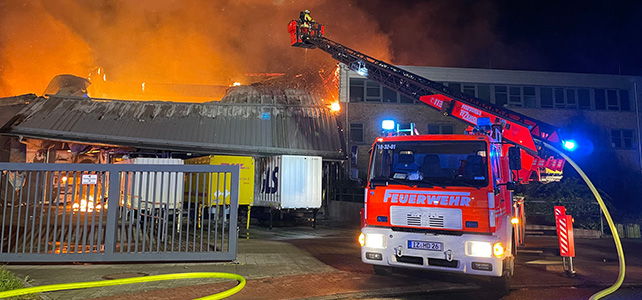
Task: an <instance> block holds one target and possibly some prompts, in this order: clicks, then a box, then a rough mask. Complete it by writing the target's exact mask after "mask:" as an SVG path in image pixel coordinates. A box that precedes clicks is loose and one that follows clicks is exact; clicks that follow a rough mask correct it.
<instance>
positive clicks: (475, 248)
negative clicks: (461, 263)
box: [466, 242, 493, 257]
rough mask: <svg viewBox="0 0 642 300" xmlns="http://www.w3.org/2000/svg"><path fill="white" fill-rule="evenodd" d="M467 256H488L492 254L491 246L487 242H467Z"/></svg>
mask: <svg viewBox="0 0 642 300" xmlns="http://www.w3.org/2000/svg"><path fill="white" fill-rule="evenodd" d="M467 245H468V247H467V248H468V249H467V250H468V251H467V252H468V253H466V254H468V256H474V257H490V256H491V255H492V252H493V250H492V247H491V245H490V243H487V242H467Z"/></svg>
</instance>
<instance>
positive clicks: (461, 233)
mask: <svg viewBox="0 0 642 300" xmlns="http://www.w3.org/2000/svg"><path fill="white" fill-rule="evenodd" d="M388 122H390V121H388ZM480 122H482V123H483V124H480V125H479V126H477V127H475V128H473V129H472V130H469V131H468V132H467V134H465V135H401V134H397V133H394V132H392V133H388V136H384V137H380V138H377V140H376V141H375V142H374V144H373V145H372V155H371V158H370V168H369V173H368V186H367V187H366V191H365V210H364V218H365V223H366V224H367V226H365V227H364V228H363V229H362V234H361V237H360V242H361V244H362V247H361V257H362V260H363V262H365V263H369V264H373V265H374V270H375V272H377V273H387V270H386V267H390V266H392V267H404V268H423V269H434V270H439V271H451V272H461V273H466V274H474V275H487V276H494V277H499V278H502V277H503V278H508V277H510V276H511V275H512V272H513V259H514V252H515V251H514V247H515V241H514V239H513V225H512V224H511V210H512V195H511V191H510V190H511V187H512V186H513V184H514V181H513V178H512V176H511V173H512V172H511V168H510V167H511V166H513V171H515V169H517V167H516V166H520V165H521V161H520V160H519V157H518V156H514V158H513V162H512V163H511V161H510V157H511V155H515V154H514V153H519V152H515V151H519V149H517V148H514V147H512V146H510V145H509V144H504V143H502V141H501V137H502V135H501V130H502V128H501V127H500V126H492V125H491V124H490V121H489V120H488V119H480ZM510 149H514V150H510ZM509 152H510V153H511V155H508V153H509ZM517 155H518V154H517Z"/></svg>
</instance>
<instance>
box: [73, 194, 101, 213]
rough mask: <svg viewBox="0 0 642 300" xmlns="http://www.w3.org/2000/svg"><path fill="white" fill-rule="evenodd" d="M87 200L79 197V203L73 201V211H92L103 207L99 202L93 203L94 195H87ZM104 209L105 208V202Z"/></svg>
mask: <svg viewBox="0 0 642 300" xmlns="http://www.w3.org/2000/svg"><path fill="white" fill-rule="evenodd" d="M88 198H89V200H85V199H84V198H83V199H80V203H74V204H73V205H72V208H73V210H74V211H80V212H93V211H94V210H96V211H100V210H101V209H102V208H103V207H102V205H100V204H94V197H93V196H89V197H88ZM105 209H107V204H105Z"/></svg>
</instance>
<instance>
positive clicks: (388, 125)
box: [381, 120, 395, 130]
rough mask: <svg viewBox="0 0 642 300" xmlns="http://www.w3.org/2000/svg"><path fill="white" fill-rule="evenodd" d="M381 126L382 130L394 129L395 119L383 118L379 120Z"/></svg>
mask: <svg viewBox="0 0 642 300" xmlns="http://www.w3.org/2000/svg"><path fill="white" fill-rule="evenodd" d="M381 128H382V129H383V130H393V129H395V121H394V120H383V121H382V122H381Z"/></svg>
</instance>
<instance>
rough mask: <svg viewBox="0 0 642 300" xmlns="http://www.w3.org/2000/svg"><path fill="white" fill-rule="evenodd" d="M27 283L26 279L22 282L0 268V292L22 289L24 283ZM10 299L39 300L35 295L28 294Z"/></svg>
mask: <svg viewBox="0 0 642 300" xmlns="http://www.w3.org/2000/svg"><path fill="white" fill-rule="evenodd" d="M27 281H28V278H25V280H24V281H23V280H21V279H20V278H18V277H16V276H14V275H13V274H12V273H11V272H9V271H7V270H5V269H4V268H1V267H0V292H4V291H10V290H16V289H21V288H24V282H27ZM10 299H40V297H38V296H37V295H35V294H30V295H23V296H19V297H13V298H10Z"/></svg>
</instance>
